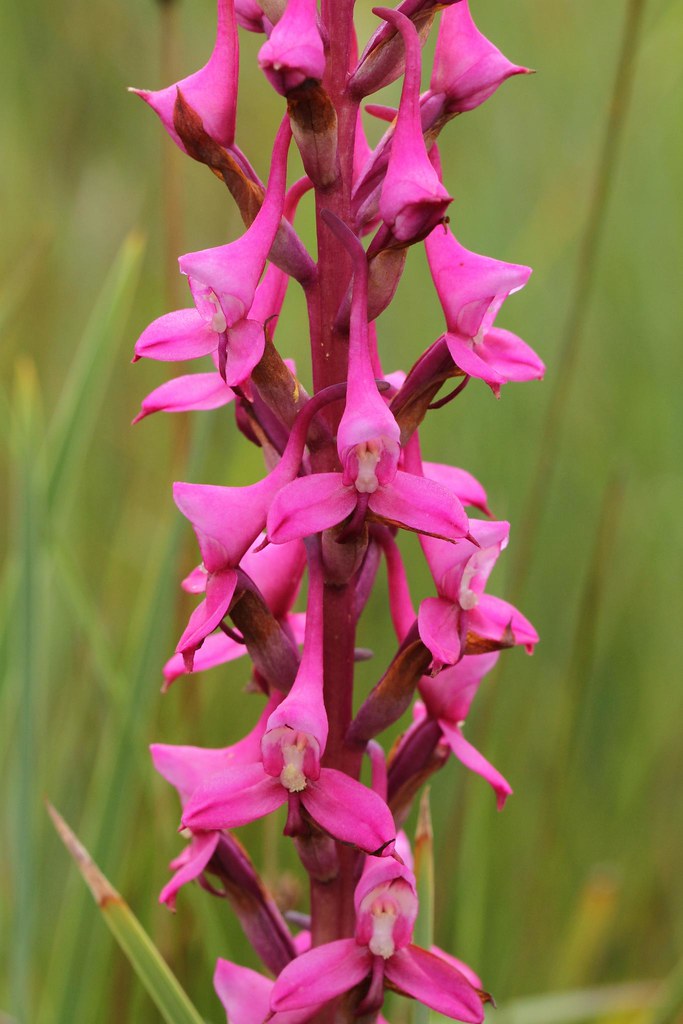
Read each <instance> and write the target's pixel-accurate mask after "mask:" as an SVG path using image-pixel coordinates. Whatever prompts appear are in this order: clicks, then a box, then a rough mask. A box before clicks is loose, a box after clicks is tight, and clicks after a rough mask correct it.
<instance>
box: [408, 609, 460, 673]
mask: <svg viewBox="0 0 683 1024" xmlns="http://www.w3.org/2000/svg"><path fill="white" fill-rule="evenodd" d="M459 613H460V610H459V608H458V606H457V605H456V604H454V603H453V602H451V601H446V600H444V599H443V598H441V597H427V598H425V600H424V601H423V602H422V604H421V605H420V608H419V611H418V613H417V626H418V630H419V633H420V639H421V640H422V643H423V644H424V645H425V647H427V648H428V649H429V651H430V652H431V655H432V657H433V659H434V668H435V669H437V670H438V669H440V668H441V667H442V666H443V665H455V663H456V662H457V660H458V658H459V657H460V634H459V628H458V627H459Z"/></svg>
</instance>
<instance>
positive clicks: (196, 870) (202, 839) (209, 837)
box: [159, 832, 220, 910]
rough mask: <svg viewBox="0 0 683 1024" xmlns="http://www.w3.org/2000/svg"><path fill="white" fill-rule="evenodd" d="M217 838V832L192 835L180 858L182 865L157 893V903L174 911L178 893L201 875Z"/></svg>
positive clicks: (216, 843)
mask: <svg viewBox="0 0 683 1024" xmlns="http://www.w3.org/2000/svg"><path fill="white" fill-rule="evenodd" d="M219 838H220V837H219V835H218V833H217V832H214V833H203V834H199V835H193V837H192V841H191V843H190V845H189V846H188V847H187V849H186V850H185V855H184V856H183V857H182V864H181V865H180V866H179V867H178V870H177V871H176V873H175V874H174V875H173V878H171V880H170V881H169V882H167V883H166V885H165V886H164V887H163V889H162V890H161V892H160V893H159V903H165V904H166V906H167V907H168V908H169V909H170V910H175V901H176V896H177V895H178V892H179V891H180V890H181V889H182V887H183V886H184V885H187V883H188V882H193V881H194V880H195V878H198V877H199V875H201V873H202V871H203V870H204V868H205V867H206V865H207V864H208V863H209V861H210V860H211V858H212V856H213V853H214V850H215V849H216V846H217V845H218V840H219Z"/></svg>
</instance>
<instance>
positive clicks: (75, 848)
mask: <svg viewBox="0 0 683 1024" xmlns="http://www.w3.org/2000/svg"><path fill="white" fill-rule="evenodd" d="M47 809H48V811H49V813H50V817H51V818H52V821H53V822H54V826H55V828H56V829H57V832H58V833H59V836H60V838H61V840H62V842H63V843H64V845H65V846H66V848H67V850H68V851H69V853H70V854H71V856H72V857H73V859H74V860H75V862H76V866H77V867H78V870H79V871H80V872H81V874H82V875H83V878H84V879H85V882H86V884H87V885H88V888H89V889H90V891H91V893H92V894H93V896H94V898H95V902H96V903H97V905H98V907H99V908H100V910H101V911H102V916H103V917H104V919H105V921H106V922H107V925H108V926H109V928H110V929H111V931H112V933H113V935H114V938H115V939H116V941H117V942H118V944H119V946H120V947H121V949H122V950H123V952H124V953H125V955H126V957H127V958H128V960H129V961H130V963H131V966H132V967H133V970H134V971H135V973H136V974H137V976H138V978H139V979H140V981H141V982H142V984H143V985H144V986H145V988H146V989H147V991H148V993H149V995H150V996H151V998H152V1000H153V1001H154V1003H155V1005H156V1007H157V1009H158V1010H159V1012H160V1014H161V1016H162V1017H163V1018H164V1020H165V1021H167V1024H203V1021H202V1018H201V1017H200V1016H199V1014H198V1012H197V1011H196V1009H195V1008H194V1006H193V1005H192V1003H191V1002H190V1000H189V999H188V997H187V995H186V993H185V992H184V990H183V989H182V988H181V986H180V984H179V982H178V980H177V978H176V977H175V975H174V974H173V973H172V971H171V970H170V968H169V966H168V964H167V963H166V961H165V960H164V959H163V957H162V956H161V954H160V953H159V950H158V949H157V948H156V946H155V945H154V943H153V942H152V940H151V939H150V937H149V935H148V934H147V932H146V931H145V930H144V928H143V927H142V925H141V924H140V922H139V921H138V919H137V917H136V916H135V914H134V913H133V911H132V910H131V909H130V907H129V906H128V904H127V903H126V901H125V900H124V899H123V897H122V896H121V895H120V894H119V893H118V892H117V891H116V889H114V888H113V886H112V885H110V884H109V882H108V880H107V879H106V878H105V876H104V875H103V874H102V872H101V871H100V869H99V868H98V867H97V865H96V864H95V862H94V861H93V859H92V857H91V856H90V854H89V853H88V851H87V850H86V849H85V847H84V846H82V845H81V843H80V842H79V841H78V839H77V838H76V836H75V835H74V833H73V832H72V831H71V829H70V828H69V826H68V825H67V824H66V822H65V821H64V819H63V818H62V817H61V815H59V814H58V813H57V811H56V810H55V809H54V807H52V805H51V804H48V805H47Z"/></svg>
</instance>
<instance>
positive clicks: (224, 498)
mask: <svg viewBox="0 0 683 1024" xmlns="http://www.w3.org/2000/svg"><path fill="white" fill-rule="evenodd" d="M329 400H330V395H329V392H328V393H327V394H326V393H325V392H320V393H319V394H318V395H316V396H315V398H312V399H310V400H309V401H308V403H307V404H306V405H305V406H304V408H303V409H302V410H301V412H300V413H299V415H298V416H297V419H296V421H295V423H294V426H293V427H292V431H291V433H290V436H289V440H288V442H287V447H286V448H285V450H284V452H283V454H282V458H281V459H280V462H279V463H278V464H277V466H276V467H275V469H273V470H272V472H271V473H269V474H268V476H266V477H265V478H264V479H263V480H259V482H258V483H255V484H251V485H250V486H248V487H221V486H217V485H211V484H187V483H176V484H174V486H173V497H174V499H175V502H176V505H177V506H178V508H179V509H180V511H181V512H182V513H183V515H184V516H186V517H187V518H188V519H189V520H190V522H191V523H192V526H193V527H194V530H195V533H196V535H197V539H198V541H199V548H200V551H201V553H202V560H203V563H204V568H205V570H206V574H207V575H206V585H205V588H204V590H205V598H204V600H203V601H202V603H201V604H200V605H198V607H197V608H195V610H194V612H193V613H192V615H191V616H190V621H189V622H188V624H187V628H186V629H185V631H184V632H183V635H182V636H181V638H180V641H179V643H178V647H177V651H178V653H180V654H182V655H183V657H184V658H185V661H186V664H187V667H188V669H189V670H191V668H192V661H193V657H194V652H195V651H196V650H197V648H198V647H200V646H201V644H202V643H203V642H204V639H205V638H206V637H207V636H208V635H209V633H212V632H213V630H214V629H216V627H217V626H218V625H219V624H220V623H221V622H222V620H223V618H224V616H225V615H226V614H227V612H228V609H229V607H230V603H231V601H232V598H233V595H234V593H235V587H236V586H237V572H236V569H237V566H238V565H239V564H240V562H241V560H242V558H243V557H244V555H245V554H246V553H247V551H248V550H249V548H250V547H251V545H252V544H253V543H254V541H255V540H256V538H257V537H258V535H259V533H260V532H261V531H262V530H263V528H264V526H265V524H266V517H267V515H268V510H269V508H270V506H271V503H272V501H273V498H274V497H275V495H277V494H278V492H279V491H280V490H281V489H282V487H283V485H284V484H285V483H287V482H288V481H290V480H292V479H293V478H294V477H295V476H296V474H297V473H298V471H299V467H300V464H301V458H302V455H303V450H304V445H305V441H306V435H307V432H308V427H309V425H310V422H311V420H312V418H313V417H314V416H315V415H316V413H317V412H318V411H319V409H320V408H321V406H322V405H324V404H325V402H327V401H329Z"/></svg>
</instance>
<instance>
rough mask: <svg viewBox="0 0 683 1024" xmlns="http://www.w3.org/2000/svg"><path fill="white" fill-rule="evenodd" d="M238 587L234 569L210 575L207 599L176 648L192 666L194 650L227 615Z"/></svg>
mask: <svg viewBox="0 0 683 1024" xmlns="http://www.w3.org/2000/svg"><path fill="white" fill-rule="evenodd" d="M236 586H237V573H236V572H235V570H234V569H223V570H221V571H219V572H214V573H211V574H210V575H209V577H208V580H207V584H206V597H205V599H204V600H203V601H202V603H201V604H199V605H197V607H196V608H195V610H194V611H193V612H192V615H191V616H190V618H189V621H188V623H187V626H186V627H185V630H184V632H183V635H182V636H181V638H180V640H179V641H178V646H177V647H176V652H177V653H178V654H184V655H187V656H189V660H190V664H191V660H192V656H193V653H194V650H195V649H196V648H197V647H199V645H200V644H201V643H202V642H203V640H204V639H205V638H206V637H207V636H208V635H209V633H213V631H214V629H215V628H216V626H217V625H218V624H219V622H221V621H222V619H223V618H224V616H225V615H226V614H227V611H228V608H229V607H230V602H231V601H232V597H233V594H234V593H235V587H236ZM186 664H187V659H186Z"/></svg>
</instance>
